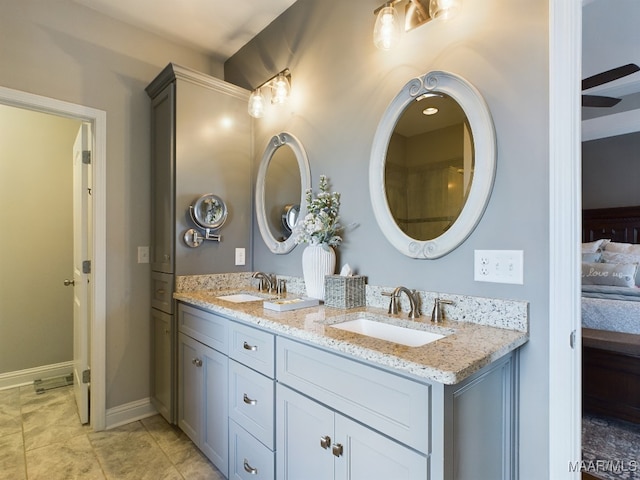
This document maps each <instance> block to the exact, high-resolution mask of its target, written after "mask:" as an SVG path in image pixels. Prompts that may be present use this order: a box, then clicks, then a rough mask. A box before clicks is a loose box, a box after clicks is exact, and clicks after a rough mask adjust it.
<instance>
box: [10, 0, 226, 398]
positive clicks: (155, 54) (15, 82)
mask: <svg viewBox="0 0 640 480" xmlns="http://www.w3.org/2000/svg"><path fill="white" fill-rule="evenodd" d="M0 32H2V33H1V41H2V48H0V65H2V68H0V85H2V86H3V87H8V88H13V89H16V90H23V91H27V92H29V93H35V94H38V95H43V96H46V97H52V98H56V99H59V100H65V101H69V102H73V103H76V104H80V105H86V106H89V107H93V108H97V109H101V110H104V111H106V112H107V146H106V150H107V165H106V176H107V178H106V183H107V192H106V199H107V219H106V224H107V262H106V263H107V272H106V274H107V293H106V302H107V306H106V307H107V319H106V324H107V338H106V348H107V353H106V357H107V365H106V394H107V399H106V402H107V408H111V407H115V406H118V405H122V404H125V403H128V402H133V401H136V400H140V399H144V398H147V397H148V396H149V306H150V301H149V266H148V265H145V264H137V252H136V250H137V247H138V246H139V245H149V196H150V192H149V108H150V107H149V99H148V97H147V95H146V93H145V91H144V89H145V87H146V86H147V84H148V83H149V82H150V81H151V80H152V79H153V78H154V77H155V76H156V75H157V74H158V73H159V72H160V70H161V69H162V68H164V67H165V66H166V65H167V64H168V63H169V62H175V63H178V64H181V65H184V66H186V67H190V68H194V69H196V70H199V71H201V72H204V73H210V74H213V75H219V74H220V73H221V71H222V66H221V65H219V64H217V63H212V62H211V60H210V59H209V57H208V56H206V55H204V54H202V53H200V52H196V51H194V50H192V49H189V48H186V47H182V46H180V45H176V44H174V43H170V42H167V41H164V40H162V39H160V38H159V37H157V36H155V35H152V34H150V33H147V32H145V31H142V30H137V29H135V28H132V27H129V26H127V25H125V24H123V23H121V22H117V21H114V20H111V19H108V18H107V17H104V16H103V15H100V14H98V13H96V12H94V11H93V10H90V9H88V8H86V7H83V6H81V5H79V4H77V3H75V2H73V1H72V0H55V1H50V0H20V1H14V0H0ZM2 228H3V229H4V228H6V227H5V225H3V226H2ZM2 253H3V254H4V253H5V252H2ZM3 321H4V319H3Z"/></svg>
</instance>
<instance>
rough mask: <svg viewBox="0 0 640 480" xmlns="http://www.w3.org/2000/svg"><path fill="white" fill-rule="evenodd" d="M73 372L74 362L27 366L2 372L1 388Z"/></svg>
mask: <svg viewBox="0 0 640 480" xmlns="http://www.w3.org/2000/svg"><path fill="white" fill-rule="evenodd" d="M72 372H73V362H72V361H71V362H62V363H52V364H51V365H43V366H41V367H35V368H27V369H25V370H17V371H15V372H8V373H2V374H0V390H6V389H8V388H16V387H22V386H24V385H29V384H32V383H33V381H34V380H39V379H45V378H51V377H62V376H64V375H69V374H70V373H72Z"/></svg>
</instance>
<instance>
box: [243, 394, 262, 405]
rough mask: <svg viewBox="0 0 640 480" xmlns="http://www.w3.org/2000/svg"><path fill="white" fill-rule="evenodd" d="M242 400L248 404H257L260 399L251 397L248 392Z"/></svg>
mask: <svg viewBox="0 0 640 480" xmlns="http://www.w3.org/2000/svg"><path fill="white" fill-rule="evenodd" d="M242 401H243V402H244V403H246V404H247V405H255V404H256V403H258V400H253V399H252V398H249V397H248V396H247V394H246V393H245V394H244V396H243V397H242Z"/></svg>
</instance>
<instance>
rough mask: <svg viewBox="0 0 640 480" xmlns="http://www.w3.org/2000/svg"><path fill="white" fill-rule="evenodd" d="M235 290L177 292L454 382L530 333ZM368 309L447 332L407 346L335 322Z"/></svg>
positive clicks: (378, 316)
mask: <svg viewBox="0 0 640 480" xmlns="http://www.w3.org/2000/svg"><path fill="white" fill-rule="evenodd" d="M229 293H236V292H235V291H228V290H201V291H189V292H180V293H175V294H174V298H175V299H176V300H179V301H182V302H185V303H188V304H191V305H195V306H198V307H202V308H205V309H207V310H210V311H212V312H214V313H218V314H221V315H226V316H229V317H232V318H234V319H238V320H240V321H243V322H246V323H247V324H250V325H254V326H258V327H261V328H264V329H266V330H268V331H270V332H272V333H275V334H278V335H283V336H287V337H291V338H294V339H299V340H304V341H307V342H309V343H312V344H315V345H318V346H320V347H324V348H327V349H330V350H333V351H335V352H338V353H341V354H343V355H346V356H351V357H353V358H355V359H360V360H364V361H366V362H369V363H372V364H375V365H378V366H382V367H386V368H390V369H393V370H396V371H398V372H400V373H404V374H407V375H410V376H414V377H417V378H421V379H424V380H431V381H435V382H440V383H444V384H448V385H452V384H456V383H459V382H461V381H462V380H464V379H465V378H467V377H468V376H470V375H471V374H473V373H474V372H476V371H478V370H480V369H481V368H482V367H484V366H485V365H488V364H490V363H492V362H493V361H495V360H497V359H499V358H500V357H502V356H504V355H506V354H507V353H509V352H511V351H512V350H515V349H516V348H518V347H520V346H521V345H523V344H524V343H526V342H527V340H528V334H527V333H526V332H522V331H516V330H509V329H505V328H497V327H491V326H485V325H479V324H476V323H468V322H454V321H451V320H445V321H444V322H442V323H439V324H437V325H436V324H433V323H431V321H430V320H429V317H428V316H422V317H420V318H419V319H417V320H418V321H413V320H409V319H408V318H406V313H404V314H399V315H389V314H387V312H386V310H383V309H380V308H373V307H362V308H355V309H350V310H342V309H337V308H331V307H325V306H322V305H320V306H315V307H309V308H303V309H299V310H291V311H287V312H277V311H273V310H268V309H265V308H264V307H263V301H262V300H260V301H252V302H244V303H233V302H229V301H225V300H221V299H218V298H217V297H218V296H221V295H226V294H229ZM252 293H253V292H252ZM364 315H366V316H367V317H368V318H371V319H374V320H382V321H385V322H387V323H393V324H396V325H404V326H407V325H411V326H412V327H413V328H418V329H422V330H427V331H432V332H436V333H444V334H445V335H447V336H446V337H444V338H441V339H439V340H437V341H435V342H432V343H428V344H426V345H423V346H421V347H407V346H405V345H401V344H397V343H393V342H388V341H385V340H379V339H376V338H373V337H368V336H364V335H360V334H357V333H352V332H348V331H345V330H340V329H337V328H332V327H331V325H332V324H336V323H341V322H344V321H347V320H353V319H355V318H358V317H361V316H364Z"/></svg>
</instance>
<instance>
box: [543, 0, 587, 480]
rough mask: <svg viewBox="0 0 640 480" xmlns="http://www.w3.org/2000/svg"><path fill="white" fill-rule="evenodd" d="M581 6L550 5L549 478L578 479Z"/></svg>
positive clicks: (568, 1) (559, 0)
mask: <svg viewBox="0 0 640 480" xmlns="http://www.w3.org/2000/svg"><path fill="white" fill-rule="evenodd" d="M585 1H588V0H585ZM582 3H583V0H549V206H548V208H549V365H548V372H549V397H548V399H547V402H548V403H547V405H548V408H549V423H548V426H549V427H548V428H549V430H548V435H549V437H548V440H549V442H548V450H547V454H548V455H549V476H548V478H549V479H556V478H558V479H560V478H562V479H564V478H574V479H579V478H580V475H581V472H580V470H579V469H576V468H575V466H576V462H579V461H580V460H581V444H582V439H581V426H582V405H581V403H582V380H581V373H582V367H581V359H582V352H581V350H582V342H581V337H582V335H581V320H580V313H581V312H580V262H581V259H580V249H579V248H578V247H579V244H580V242H581V234H580V230H581V228H580V227H581V223H582V216H581V210H582V180H581V171H582V153H581V141H582V140H581V118H580V117H581V108H580V93H581V92H580V89H579V85H580V79H581V78H582ZM572 335H573V347H572V346H571V337H572ZM576 470H577V471H576Z"/></svg>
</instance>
